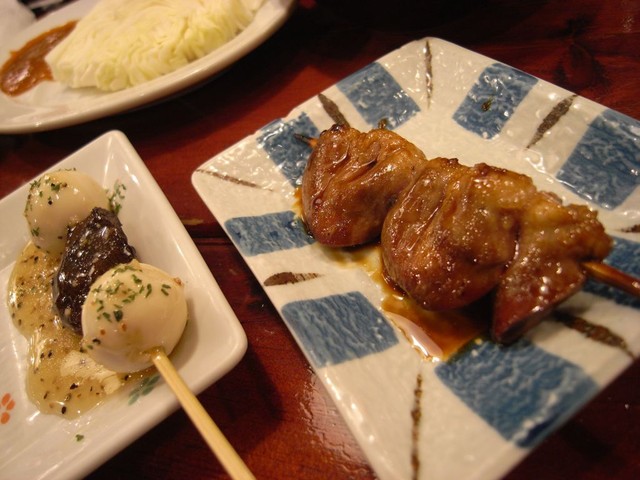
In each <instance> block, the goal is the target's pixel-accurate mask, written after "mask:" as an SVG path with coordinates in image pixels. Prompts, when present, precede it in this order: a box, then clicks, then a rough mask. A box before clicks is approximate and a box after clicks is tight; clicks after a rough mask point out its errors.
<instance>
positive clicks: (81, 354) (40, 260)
mask: <svg viewBox="0 0 640 480" xmlns="http://www.w3.org/2000/svg"><path fill="white" fill-rule="evenodd" d="M59 263H60V256H59V255H50V254H47V253H46V252H44V251H42V250H40V249H38V248H37V247H36V246H35V245H33V243H31V242H29V243H28V244H27V246H26V247H25V248H24V250H23V251H22V252H21V254H20V255H19V257H18V259H17V260H16V264H15V266H14V269H13V272H12V274H11V278H10V279H9V286H8V288H9V292H8V293H9V296H8V298H9V302H8V303H9V311H10V313H11V317H12V319H13V322H14V324H15V326H16V328H17V329H18V330H19V331H20V333H21V334H22V335H23V336H24V337H25V338H26V339H27V340H28V342H29V352H28V368H27V380H26V383H27V385H26V388H27V393H28V395H29V397H30V399H31V401H32V402H33V403H34V404H35V405H36V406H37V407H38V409H39V410H40V411H41V412H42V413H53V414H57V415H60V416H62V417H65V418H69V419H72V418H76V417H77V416H78V415H80V414H82V413H83V412H86V411H87V410H89V409H91V408H93V407H94V406H96V405H97V404H98V403H100V402H101V401H102V400H104V399H105V398H106V397H107V396H108V395H109V394H111V393H113V392H115V391H117V390H119V389H120V388H121V387H122V386H124V385H125V384H126V383H127V382H129V383H130V382H132V381H135V380H139V379H142V378H144V377H145V376H148V375H149V372H150V370H145V371H143V372H138V373H135V374H117V373H115V372H112V371H110V370H107V369H106V368H104V367H102V366H101V365H98V364H97V363H95V362H94V361H93V360H92V359H91V357H89V356H88V355H87V353H86V352H85V351H83V349H82V347H81V340H82V339H81V337H80V336H79V335H77V334H76V333H75V332H73V331H72V330H71V329H70V328H68V327H66V326H65V325H64V324H63V323H62V321H61V320H60V317H59V316H58V315H57V314H56V313H55V310H54V306H53V297H52V288H51V281H52V279H53V276H54V275H55V272H56V270H57V268H58V265H59Z"/></svg>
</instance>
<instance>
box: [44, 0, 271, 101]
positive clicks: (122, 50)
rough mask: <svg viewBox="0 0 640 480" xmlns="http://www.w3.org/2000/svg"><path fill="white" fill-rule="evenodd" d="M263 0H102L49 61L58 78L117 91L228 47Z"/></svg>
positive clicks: (61, 80) (75, 85)
mask: <svg viewBox="0 0 640 480" xmlns="http://www.w3.org/2000/svg"><path fill="white" fill-rule="evenodd" d="M262 1H263V0H102V1H101V2H100V3H98V4H97V5H96V6H95V7H94V8H93V9H92V10H91V12H89V14H88V15H87V16H85V17H84V18H83V19H81V20H80V21H79V22H78V24H77V25H76V27H75V29H74V30H73V32H71V34H70V35H69V36H68V37H67V38H66V39H64V40H63V41H62V42H60V44H58V46H57V47H56V48H54V49H53V50H52V51H51V52H50V53H49V54H48V55H47V57H46V61H47V63H48V64H49V67H50V68H51V72H52V74H53V78H54V80H56V81H58V82H60V83H63V84H65V85H68V86H70V87H73V88H80V87H97V88H98V89H100V90H105V91H116V90H122V89H124V88H128V87H131V86H134V85H138V84H141V83H144V82H147V81H149V80H152V79H154V78H157V77H159V76H161V75H165V74H167V73H169V72H172V71H174V70H176V69H178V68H180V67H182V66H184V65H186V64H188V63H190V62H192V61H194V60H196V59H198V58H201V57H203V56H204V55H207V54H208V53H210V52H212V51H213V50H215V49H216V48H218V47H219V46H221V45H223V44H225V43H227V42H228V41H229V40H231V39H232V38H233V37H235V36H236V35H237V34H238V33H239V32H241V31H242V30H244V29H245V28H246V27H247V26H248V25H249V24H250V23H251V21H252V20H253V18H254V16H255V13H256V10H257V9H258V8H259V7H260V4H261V3H262Z"/></svg>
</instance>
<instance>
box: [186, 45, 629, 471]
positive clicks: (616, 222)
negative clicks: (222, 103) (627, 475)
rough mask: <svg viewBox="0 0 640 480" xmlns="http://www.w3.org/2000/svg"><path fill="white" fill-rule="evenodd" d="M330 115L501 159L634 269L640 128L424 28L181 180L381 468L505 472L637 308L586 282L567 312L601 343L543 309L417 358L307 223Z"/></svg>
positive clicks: (437, 148) (608, 370)
mask: <svg viewBox="0 0 640 480" xmlns="http://www.w3.org/2000/svg"><path fill="white" fill-rule="evenodd" d="M338 113H339V114H341V115H342V116H343V117H344V118H345V119H346V120H347V121H348V122H349V124H350V125H351V126H353V127H355V128H358V129H359V130H361V131H368V130H369V129H371V128H373V127H375V126H376V125H377V124H378V122H379V121H380V120H385V121H386V124H387V127H388V128H390V129H393V130H394V131H396V132H397V133H399V134H400V135H402V136H404V137H405V138H406V139H408V140H410V141H411V142H413V143H415V144H416V145H417V146H418V147H420V148H421V149H422V150H423V151H424V152H425V154H426V155H427V157H428V158H433V157H437V156H443V157H457V158H458V159H459V160H460V162H461V163H463V164H468V165H471V164H475V163H480V162H485V163H488V164H490V165H495V166H498V167H504V168H508V169H511V170H515V171H518V172H521V173H524V174H527V175H529V176H531V177H533V179H534V182H535V183H536V185H537V186H538V187H539V188H541V189H543V190H547V191H552V192H555V193H556V194H558V195H559V196H560V197H561V198H562V199H563V200H565V201H566V202H570V203H586V204H589V205H590V206H592V207H593V208H596V209H598V210H599V212H600V213H599V215H600V216H599V218H600V219H601V221H602V222H603V223H604V224H605V226H606V228H607V231H608V233H609V234H610V235H611V236H613V237H614V238H615V247H614V249H613V252H612V254H611V255H610V257H609V258H608V259H607V262H610V263H611V264H613V265H614V266H615V267H617V268H620V269H621V270H624V271H627V272H630V273H633V274H635V275H638V274H640V264H638V262H637V258H639V256H640V244H639V243H638V234H637V233H629V232H631V230H632V229H631V228H630V227H632V226H633V225H637V224H638V223H640V211H639V209H638V206H640V194H639V191H638V188H637V180H636V178H637V176H636V175H634V173H633V170H634V169H637V168H638V158H639V157H640V144H639V141H638V132H640V123H639V122H638V121H637V120H634V119H632V118H629V117H627V116H624V115H621V114H620V113H617V112H615V111H612V110H610V109H607V108H605V107H603V106H601V105H598V104H595V103H594V102H591V101H589V100H587V99H584V98H581V97H578V96H576V95H573V94H572V93H570V92H568V91H565V90H563V89H561V88H558V87H556V86H554V85H551V84H549V83H547V82H544V81H542V80H540V79H537V78H534V77H532V76H531V75H528V74H526V73H524V72H522V71H519V70H516V69H514V68H512V67H509V66H507V65H504V64H502V63H499V62H496V61H494V60H491V59H489V58H486V57H484V56H481V55H478V54H476V53H473V52H470V51H467V50H465V49H462V48H460V47H458V46H455V45H453V44H451V43H448V42H446V41H443V40H439V39H434V38H426V39H423V40H420V41H415V42H412V43H409V44H407V45H405V46H404V47H402V48H400V49H399V50H397V51H394V52H391V53H390V54H388V55H386V56H384V57H383V58H381V59H380V60H378V61H376V62H374V63H373V64H371V65H369V66H367V67H366V68H364V69H362V70H361V71H358V72H356V73H354V74H353V75H351V76H350V77H348V78H346V79H344V80H342V81H340V82H338V83H337V84H336V85H334V86H332V87H331V88H329V89H327V90H326V91H324V92H323V93H322V95H321V96H318V97H316V98H312V99H310V100H308V101H307V102H305V103H303V104H302V105H300V106H299V107H297V108H295V109H294V110H293V111H292V112H291V113H290V114H289V115H288V116H287V117H286V118H281V119H277V120H274V121H273V122H272V123H270V124H269V125H266V126H265V127H264V128H262V129H260V130H259V131H257V132H256V133H255V134H253V135H251V136H249V137H248V138H246V139H245V140H243V141H241V142H240V143H238V144H237V145H235V146H233V147H231V148H229V149H228V150H226V151H224V152H222V153H221V154H219V155H216V156H215V157H213V158H212V159H210V160H209V161H207V162H206V163H205V164H203V165H202V166H201V167H199V168H198V169H197V170H196V171H195V172H194V173H193V175H192V181H193V184H194V186H195V188H196V190H197V191H198V193H199V194H200V196H201V197H202V198H203V200H204V201H205V203H206V204H207V205H208V207H209V208H210V210H211V211H212V212H213V214H214V215H215V216H216V218H217V219H218V220H219V221H220V223H221V224H222V225H223V226H224V228H225V230H226V232H227V234H228V235H229V237H230V238H231V239H232V240H233V242H234V243H235V245H236V246H237V248H238V250H239V251H240V252H241V254H242V255H243V257H244V259H245V260H246V262H247V264H248V265H249V267H250V268H251V270H252V271H253V273H254V274H255V276H256V278H257V279H258V280H259V281H260V282H261V283H262V285H263V286H264V289H265V291H266V293H267V295H269V297H270V299H271V300H272V302H273V304H274V305H275V307H276V308H277V309H278V311H279V313H280V315H281V316H282V319H283V320H284V321H285V323H286V324H287V326H288V327H289V329H290V331H291V333H292V335H293V336H294V337H295V339H296V341H297V342H298V344H299V346H300V348H301V349H302V350H303V351H304V353H305V355H306V357H307V359H308V360H309V362H310V364H311V365H312V366H313V368H314V369H315V372H316V373H317V375H318V376H319V378H320V379H321V380H322V382H324V385H325V386H326V388H327V391H328V393H329V395H330V396H331V397H332V398H333V400H334V402H335V404H336V406H337V408H338V409H339V410H340V412H341V414H342V415H343V417H344V419H345V421H346V422H347V424H348V425H349V426H350V428H351V430H352V432H353V434H354V436H355V437H356V439H357V441H358V442H359V444H360V445H361V447H362V449H363V450H364V452H365V454H366V456H367V457H368V459H369V461H370V463H371V465H372V467H373V468H374V470H375V471H376V473H377V474H378V476H379V477H380V478H381V479H398V478H405V479H410V478H421V479H431V478H467V479H473V478H478V479H479V478H482V479H487V478H497V477H500V476H502V475H504V474H505V473H506V472H508V471H509V470H510V469H511V468H512V467H513V466H514V465H515V464H516V463H517V462H518V461H519V460H521V459H522V458H523V457H524V456H525V455H527V453H528V452H530V451H531V449H532V448H534V447H535V446H536V445H537V444H538V443H539V442H540V441H541V440H542V439H544V438H545V437H546V436H548V435H549V433H550V432H552V431H553V430H555V429H557V428H558V427H559V426H560V425H561V424H562V423H563V422H565V421H566V420H567V419H568V418H569V417H570V416H571V415H573V414H574V413H575V412H576V411H577V410H578V409H579V408H580V407H582V406H583V405H584V404H585V403H586V402H587V401H589V399H591V398H593V397H594V396H595V395H596V394H597V393H598V392H599V391H600V390H601V389H602V388H603V387H604V386H605V385H607V384H608V383H609V382H611V381H612V379H614V378H615V377H616V376H617V375H618V374H619V373H620V372H621V371H622V370H623V369H625V368H626V367H627V366H628V365H630V363H631V362H632V361H633V358H634V357H636V356H637V354H638V352H639V351H640V312H639V311H638V307H639V306H640V302H638V301H637V300H634V299H633V298H631V297H629V296H627V295H626V294H623V293H620V292H617V291H613V290H611V289H609V288H607V287H604V286H602V285H598V284H595V283H591V282H589V283H588V284H587V285H586V286H585V288H584V289H583V291H581V292H580V293H579V294H577V295H575V296H574V297H572V298H571V299H570V300H569V301H567V302H566V303H565V304H564V305H562V307H561V309H562V311H563V312H565V313H567V314H568V315H570V316H576V317H580V318H582V319H584V320H586V321H588V322H591V323H593V324H597V325H602V326H603V327H606V328H607V329H608V331H609V333H610V335H609V339H608V340H609V343H608V344H606V343H603V342H598V341H596V340H594V339H590V338H588V337H587V336H586V335H585V334H583V333H581V332H580V331H577V330H575V329H572V328H569V327H568V326H566V324H564V323H561V322H560V321H555V320H557V319H556V318H554V317H551V318H549V319H548V320H547V321H545V322H543V323H542V324H541V325H539V326H538V327H537V328H535V329H534V330H533V331H531V332H530V333H529V334H528V335H527V336H526V337H525V338H523V339H522V340H520V341H518V342H517V343H516V344H515V345H513V346H511V347H508V348H502V347H499V346H497V345H496V344H494V343H492V342H491V341H488V340H486V339H485V338H477V339H475V340H473V341H471V342H470V343H469V344H468V345H467V346H466V347H465V348H464V349H462V350H461V351H459V353H458V354H457V355H455V356H453V357H450V358H448V359H446V360H442V359H440V360H438V359H437V358H434V356H429V355H428V354H426V355H425V352H421V351H419V349H418V348H414V347H415V345H413V344H412V343H413V342H412V340H410V339H411V338H412V337H411V335H410V334H408V333H407V331H408V330H407V322H406V321H403V319H402V318H401V317H398V316H392V315H388V314H387V313H386V312H385V311H384V310H383V309H382V307H381V305H382V299H383V297H384V292H383V289H382V288H381V286H380V284H379V283H378V282H377V281H375V280H373V279H372V278H373V277H374V276H372V275H369V273H368V272H367V271H368V270H370V269H369V268H368V267H367V268H365V267H364V266H363V265H364V264H366V262H362V261H356V262H350V261H349V258H351V257H354V256H355V255H354V253H353V252H346V251H342V252H340V251H338V252H336V251H331V250H330V249H328V248H326V247H322V246H321V245H319V244H317V243H316V242H314V240H313V239H312V238H310V237H309V236H308V234H307V233H306V232H305V229H304V227H303V225H302V222H301V220H300V216H299V212H300V205H299V197H298V196H297V193H296V191H297V188H298V186H299V185H300V178H301V175H302V173H303V169H304V167H305V163H306V161H307V158H308V155H309V153H310V147H309V146H308V145H306V144H305V143H304V142H301V141H299V140H298V139H296V137H295V135H296V134H301V135H305V136H308V137H317V136H318V135H319V134H320V132H321V131H323V130H325V129H327V128H329V127H330V126H331V125H332V124H333V123H334V119H335V118H338V115H337V114H338ZM374 270H375V268H374ZM563 318H564V317H563ZM418 343H423V344H424V342H418ZM435 357H437V355H436V356H435ZM418 413H419V415H418Z"/></svg>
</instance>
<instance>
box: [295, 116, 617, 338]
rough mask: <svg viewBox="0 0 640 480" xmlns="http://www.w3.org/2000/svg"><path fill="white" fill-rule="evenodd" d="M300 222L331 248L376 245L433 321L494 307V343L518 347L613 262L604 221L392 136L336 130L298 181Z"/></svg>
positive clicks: (513, 179)
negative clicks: (591, 264)
mask: <svg viewBox="0 0 640 480" xmlns="http://www.w3.org/2000/svg"><path fill="white" fill-rule="evenodd" d="M302 207H303V216H304V220H305V222H306V224H307V226H308V228H309V231H310V232H311V234H312V235H313V236H314V237H315V238H316V239H317V240H318V241H319V242H320V243H323V244H326V245H330V246H339V247H344V246H354V245H359V244H363V243H366V242H370V241H373V240H376V239H378V238H379V239H380V244H381V249H382V259H383V267H384V270H385V275H386V276H387V278H388V279H389V280H390V282H391V283H393V284H395V285H396V286H397V287H399V288H400V289H401V290H403V291H404V292H406V294H408V295H409V296H411V297H412V298H413V299H414V300H415V301H417V302H418V303H419V304H420V305H422V306H423V307H424V308H426V309H429V310H448V309H456V308H461V307H464V306H466V305H469V304H471V303H473V302H475V301H476V300H479V299H480V298H483V297H485V296H487V295H491V296H492V297H491V298H492V303H493V312H492V327H491V334H492V337H493V338H494V340H496V341H498V342H501V343H510V342H512V341H514V340H515V339H517V338H518V337H519V336H521V335H522V334H523V333H524V332H526V331H527V330H528V329H530V328H531V327H533V326H534V325H536V324H537V323H538V322H539V321H540V320H541V319H542V317H543V316H544V315H545V314H546V313H547V312H549V310H550V309H552V308H554V307H555V306H556V305H558V304H559V303H560V302H562V301H563V300H565V299H566V298H568V297H569V296H571V295H573V294H574V293H575V292H576V291H577V290H579V289H580V288H581V286H582V285H583V283H584V282H585V280H586V273H585V272H584V269H583V268H582V266H581V263H582V262H585V261H599V260H602V259H603V258H605V257H606V256H607V255H608V253H609V251H610V250H611V246H612V240H611V238H610V237H609V236H608V235H607V234H606V233H605V231H604V228H603V226H602V224H601V223H600V222H599V221H598V220H597V214H596V213H595V212H593V211H591V210H590V209H589V208H587V207H586V206H580V205H566V206H565V205H563V204H562V202H561V200H560V199H559V198H558V197H557V196H555V195H554V194H552V193H548V192H542V191H538V190H537V189H536V187H535V186H534V185H533V182H532V180H531V178H529V177H528V176H526V175H521V174H518V173H515V172H512V171H509V170H505V169H501V168H496V167H492V166H489V165H486V164H477V165H474V166H472V167H469V166H465V165H461V164H460V163H458V161H457V160H456V159H445V158H435V159H431V160H427V159H426V157H425V156H424V154H423V153H422V152H421V151H420V150H419V149H418V148H417V147H416V146H415V145H413V144H412V143H410V142H409V141H407V140H405V139H404V138H402V137H400V136H399V135H397V134H395V133H394V132H391V131H388V130H384V129H375V130H372V131H371V132H369V133H361V132H359V131H357V130H355V129H353V128H350V127H346V126H334V127H332V128H331V129H330V130H327V131H325V132H323V133H322V134H321V135H320V137H319V138H318V140H317V142H316V145H315V146H314V149H313V152H312V154H311V156H310V158H309V163H308V165H307V168H306V170H305V173H304V176H303V180H302Z"/></svg>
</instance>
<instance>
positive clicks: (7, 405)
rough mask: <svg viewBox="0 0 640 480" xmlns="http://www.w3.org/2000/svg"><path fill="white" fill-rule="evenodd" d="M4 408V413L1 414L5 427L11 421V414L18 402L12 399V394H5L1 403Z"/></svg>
mask: <svg viewBox="0 0 640 480" xmlns="http://www.w3.org/2000/svg"><path fill="white" fill-rule="evenodd" d="M0 406H1V407H2V413H0V424H2V425H5V424H7V423H9V420H11V414H10V413H9V412H10V411H11V410H13V407H15V406H16V402H15V401H14V400H13V397H11V394H10V393H5V394H4V395H3V396H2V401H0Z"/></svg>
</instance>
